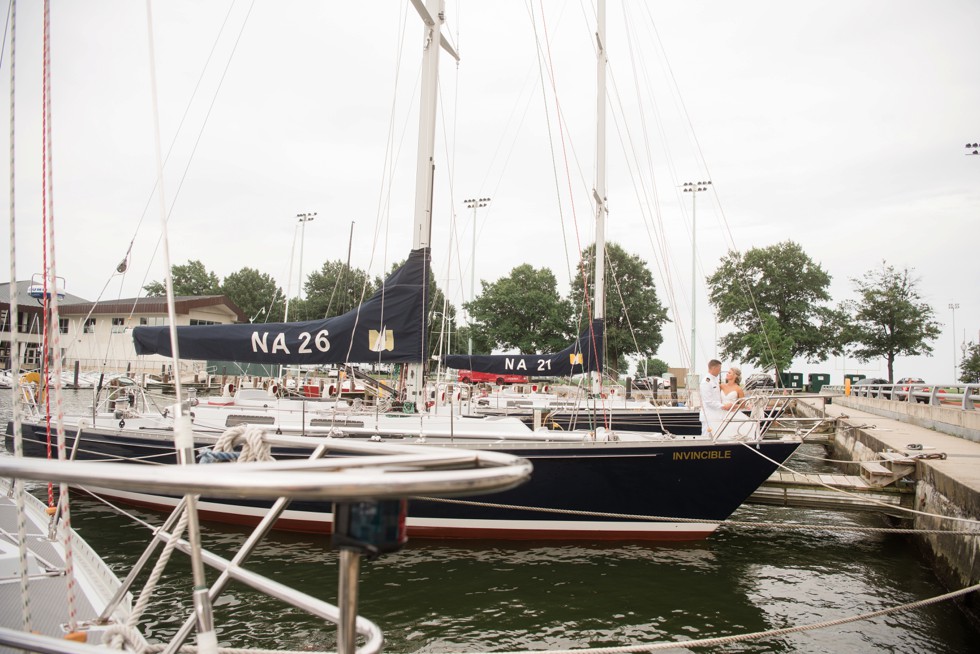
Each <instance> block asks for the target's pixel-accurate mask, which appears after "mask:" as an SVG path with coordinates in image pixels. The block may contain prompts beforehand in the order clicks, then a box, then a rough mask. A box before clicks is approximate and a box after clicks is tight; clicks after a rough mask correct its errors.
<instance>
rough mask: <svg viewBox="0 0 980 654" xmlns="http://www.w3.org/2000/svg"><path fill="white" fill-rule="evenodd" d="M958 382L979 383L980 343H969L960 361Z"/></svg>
mask: <svg viewBox="0 0 980 654" xmlns="http://www.w3.org/2000/svg"><path fill="white" fill-rule="evenodd" d="M960 382H962V383H964V384H980V344H978V343H970V347H969V349H968V350H967V354H966V356H965V357H963V360H962V361H961V362H960Z"/></svg>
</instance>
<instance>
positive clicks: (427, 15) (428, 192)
mask: <svg viewBox="0 0 980 654" xmlns="http://www.w3.org/2000/svg"><path fill="white" fill-rule="evenodd" d="M412 4H413V5H414V6H415V8H416V10H417V11H418V12H419V15H420V16H421V17H422V22H423V23H424V28H423V30H424V31H423V37H422V50H423V52H422V92H421V102H420V108H419V147H418V164H417V167H416V174H415V222H414V226H413V230H412V231H413V235H412V248H413V249H419V248H425V247H429V245H430V242H431V240H432V185H433V177H434V174H433V173H434V170H435V145H436V104H437V99H438V92H439V87H438V82H439V48H440V45H441V42H442V24H443V22H445V1H444V0H428V1H427V2H426V5H425V6H424V7H423V6H422V4H421V1H420V0H412ZM427 269H428V266H427V265H426V270H427ZM420 318H421V319H422V320H426V316H420ZM425 336H426V330H422V338H425ZM422 350H423V352H424V351H425V348H424V347H423V348H422ZM424 370H425V362H421V363H410V364H408V369H407V374H406V377H405V390H406V394H405V401H406V402H411V403H413V404H414V405H415V407H417V408H418V409H421V408H423V407H424V406H425V402H424V397H423V391H424V387H425V380H424Z"/></svg>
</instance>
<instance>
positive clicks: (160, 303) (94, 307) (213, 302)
mask: <svg viewBox="0 0 980 654" xmlns="http://www.w3.org/2000/svg"><path fill="white" fill-rule="evenodd" d="M214 306H223V307H225V308H226V309H228V311H230V312H231V313H233V314H234V315H235V320H237V321H238V322H245V321H246V320H247V318H246V317H245V312H244V311H242V310H241V309H239V308H238V305H236V304H235V303H234V302H232V301H231V300H229V299H228V296H227V295H180V296H177V297H175V298H174V311H176V312H177V313H178V314H188V313H190V312H191V310H192V309H201V308H205V307H214ZM90 311H91V312H92V315H99V314H120V313H130V312H132V313H141V314H145V313H167V298H165V297H163V296H160V297H139V298H126V299H121V300H109V301H105V302H80V303H78V304H72V305H70V306H67V307H65V309H64V310H63V311H61V313H62V314H64V315H78V314H82V315H85V314H88V313H89V312H90Z"/></svg>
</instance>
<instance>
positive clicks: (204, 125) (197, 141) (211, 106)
mask: <svg viewBox="0 0 980 654" xmlns="http://www.w3.org/2000/svg"><path fill="white" fill-rule="evenodd" d="M254 7H255V0H252V2H251V3H250V4H249V6H248V11H247V12H246V13H245V18H244V19H243V20H242V26H241V28H240V29H239V30H238V35H237V36H236V37H235V43H234V45H233V46H232V48H231V53H230V54H229V55H228V60H227V61H226V62H225V67H224V69H223V70H222V71H221V77H219V78H218V86H217V87H216V88H215V90H214V95H213V96H212V97H211V102H210V104H209V105H208V110H207V112H206V113H205V115H204V121H203V122H202V123H201V129H200V130H198V133H197V138H196V139H195V140H194V147H192V148H191V154H190V156H189V157H188V158H187V164H186V165H185V166H184V172H183V174H182V175H181V176H180V180H179V181H178V182H177V190H176V191H175V192H174V196H173V199H172V200H171V201H170V209H169V210H168V211H166V206H164V209H165V211H166V213H165V214H164V221H165V222H169V221H170V218H171V216H172V215H173V212H174V208H175V207H176V206H177V200H178V199H179V198H180V191H181V189H182V188H183V187H184V182H185V181H186V180H187V174H188V172H189V171H190V167H191V164H192V163H193V162H194V155H195V154H196V153H197V148H198V146H199V145H200V144H201V138H202V137H203V136H204V130H205V129H206V128H207V125H208V120H209V118H210V117H211V112H212V111H213V110H214V105H215V103H216V102H217V101H218V94H219V93H220V92H221V87H222V85H223V84H224V81H225V77H226V76H227V75H228V69H229V68H230V67H231V62H232V60H233V59H234V58H235V53H236V52H237V51H238V45H239V43H240V42H241V40H242V35H243V34H244V32H245V26H246V25H248V19H249V17H250V16H251V15H252V9H253V8H254ZM230 10H231V9H230V8H229V11H230ZM222 29H223V25H222ZM219 36H220V34H219ZM216 45H217V42H215V46H216ZM209 60H210V56H209ZM201 74H202V76H203V74H204V73H203V71H202V73H201ZM191 99H192V101H193V97H192V98H191ZM189 108H190V104H188V109H189ZM176 138H177V137H176V136H175V137H174V142H176ZM171 147H172V146H171ZM160 167H161V168H162V167H163V163H162V162H161V164H160ZM162 183H163V176H162V171H161V175H160V177H159V178H158V180H157V182H156V184H154V186H153V188H154V190H157V189H158V186H159V185H160V184H162ZM151 197H152V193H151ZM164 202H165V200H164ZM140 220H142V218H141V219H140ZM134 238H135V237H134ZM162 240H163V235H161V236H159V237H158V238H157V243H156V246H155V247H154V248H153V254H152V255H151V256H150V259H151V260H152V259H153V258H155V257H156V253H157V250H158V249H159V248H160V244H161V241H162ZM165 249H166V247H165ZM168 261H169V259H168ZM167 273H168V275H169V273H170V270H169V268H168V270H167ZM148 275H149V268H147V272H146V275H144V278H143V280H144V281H146V277H147V276H148ZM140 288H141V290H142V287H140ZM135 311H136V302H135V301H134V302H133V312H135Z"/></svg>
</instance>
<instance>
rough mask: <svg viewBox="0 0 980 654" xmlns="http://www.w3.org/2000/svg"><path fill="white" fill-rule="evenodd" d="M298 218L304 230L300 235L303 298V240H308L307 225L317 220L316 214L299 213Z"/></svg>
mask: <svg viewBox="0 0 980 654" xmlns="http://www.w3.org/2000/svg"><path fill="white" fill-rule="evenodd" d="M296 217H297V218H298V219H299V222H300V224H301V225H302V228H301V229H300V234H299V279H298V280H297V281H298V282H299V297H300V299H302V297H303V240H304V239H305V238H306V223H308V222H310V221H311V220H313V219H314V218H316V212H315V211H313V212H311V213H298V214H296Z"/></svg>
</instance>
